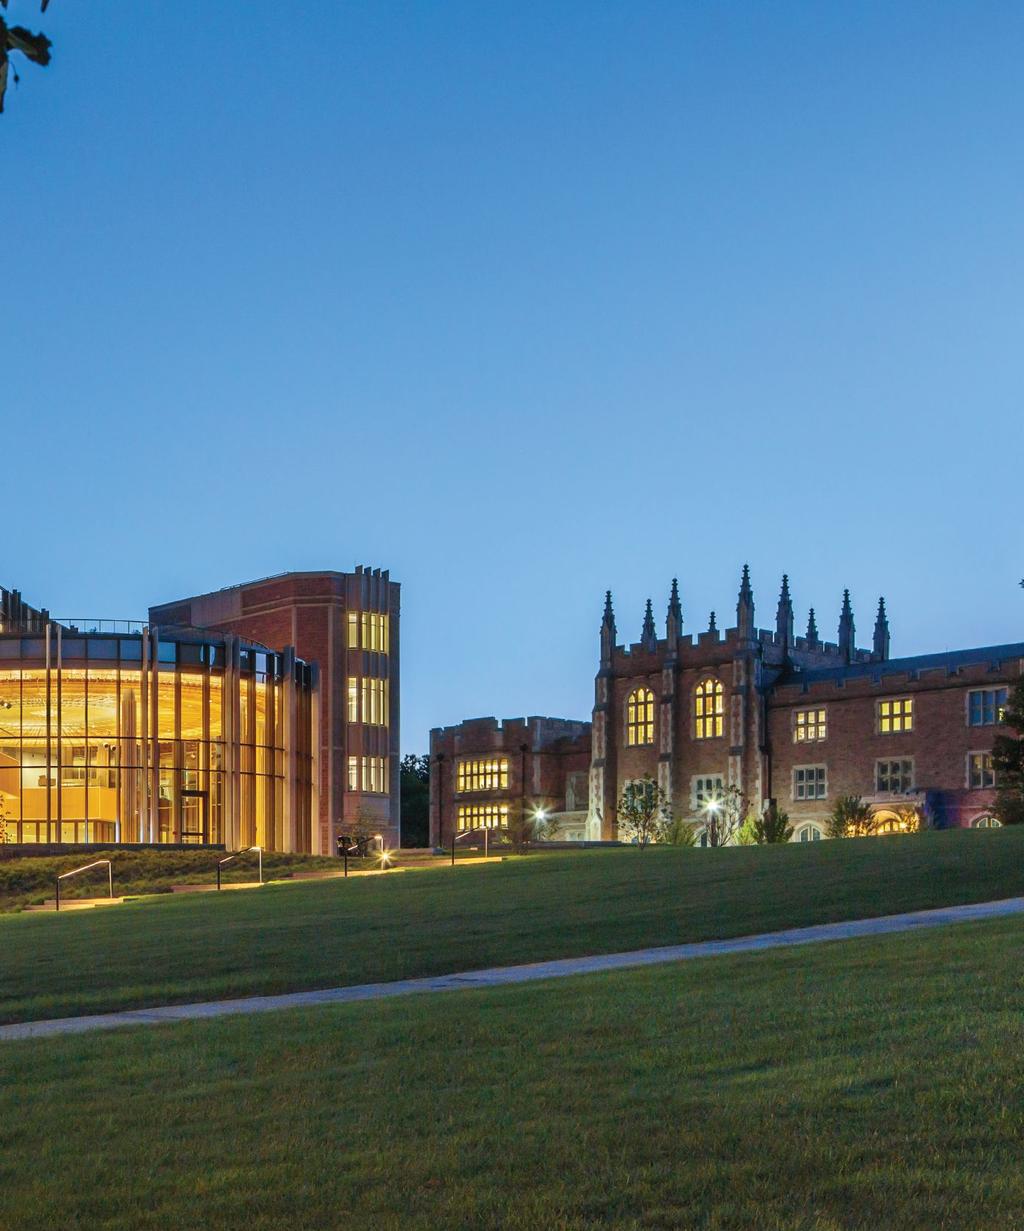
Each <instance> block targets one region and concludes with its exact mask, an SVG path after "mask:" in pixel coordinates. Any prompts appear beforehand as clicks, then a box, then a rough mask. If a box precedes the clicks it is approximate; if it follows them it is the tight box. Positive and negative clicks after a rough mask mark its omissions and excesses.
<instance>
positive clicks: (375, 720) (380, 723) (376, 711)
mask: <svg viewBox="0 0 1024 1231" xmlns="http://www.w3.org/2000/svg"><path fill="white" fill-rule="evenodd" d="M362 694H363V722H365V723H368V724H369V725H370V726H373V727H386V726H387V725H388V682H387V680H378V679H374V678H373V677H371V676H365V677H364V678H363V688H362Z"/></svg>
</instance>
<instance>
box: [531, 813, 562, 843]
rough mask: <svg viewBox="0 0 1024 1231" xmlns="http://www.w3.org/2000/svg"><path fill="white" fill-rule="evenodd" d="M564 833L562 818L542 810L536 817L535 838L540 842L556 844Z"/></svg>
mask: <svg viewBox="0 0 1024 1231" xmlns="http://www.w3.org/2000/svg"><path fill="white" fill-rule="evenodd" d="M561 832H562V818H561V817H560V816H556V815H555V814H554V813H553V812H548V811H546V810H545V809H543V808H542V809H541V810H540V811H539V812H537V813H536V814H535V816H534V824H533V836H534V838H535V839H536V841H538V842H554V841H556V839H557V838H558V835H559V834H560V833H561Z"/></svg>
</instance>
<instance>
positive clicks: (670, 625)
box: [665, 577, 683, 650]
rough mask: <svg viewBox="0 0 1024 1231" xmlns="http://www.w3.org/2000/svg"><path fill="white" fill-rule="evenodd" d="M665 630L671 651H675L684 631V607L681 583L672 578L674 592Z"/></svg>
mask: <svg viewBox="0 0 1024 1231" xmlns="http://www.w3.org/2000/svg"><path fill="white" fill-rule="evenodd" d="M665 630H666V633H667V635H668V645H669V649H670V650H674V649H675V647H676V643H677V642H678V640H679V634H680V633H681V632H682V631H683V607H682V604H681V603H680V602H679V582H678V581H677V580H676V578H675V577H673V578H672V592H671V593H670V594H669V596H668V617H667V619H666V620H665Z"/></svg>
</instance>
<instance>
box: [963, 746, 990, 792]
mask: <svg viewBox="0 0 1024 1231" xmlns="http://www.w3.org/2000/svg"><path fill="white" fill-rule="evenodd" d="M995 784H996V771H995V770H994V769H993V768H992V754H991V753H990V752H970V753H968V754H967V785H968V786H970V787H973V788H974V789H975V790H980V791H983V790H985V789H986V788H988V787H993V786H995Z"/></svg>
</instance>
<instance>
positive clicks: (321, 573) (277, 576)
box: [149, 564, 400, 611]
mask: <svg viewBox="0 0 1024 1231" xmlns="http://www.w3.org/2000/svg"><path fill="white" fill-rule="evenodd" d="M356 570H360V571H361V572H362V573H363V574H365V575H372V574H373V572H374V571H377V572H379V573H388V581H389V582H390V581H391V576H390V571H389V570H388V569H377V570H374V569H372V568H370V566H369V565H364V564H358V565H356V568H355V569H353V570H352V571H351V572H347V573H346V572H345V571H344V570H342V569H330V568H321V569H304V570H294V569H288V570H286V571H285V572H283V573H270V574H268V575H267V576H266V577H256V578H254V579H253V580H252V581H238V582H236V583H235V584H234V585H230V586H221V587H220V589H218V590H205V591H204V592H203V593H202V594H188V595H186V596H185V597H184V598H173V599H169V600H168V601H167V602H166V603H153V604H152V605H151V606H150V608H149V609H150V611H159V610H160V609H161V607H177V606H178V605H179V604H180V603H191V602H194V601H195V600H196V599H199V598H213V597H214V595H216V594H230V593H231V591H232V590H245V589H247V588H248V587H249V586H261V585H264V584H265V583H266V582H268V581H282V580H284V578H286V577H357V576H359V575H360V573H359V572H357V571H356ZM393 584H394V585H396V586H397V585H399V584H400V583H399V582H397V581H396V582H394V583H393Z"/></svg>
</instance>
